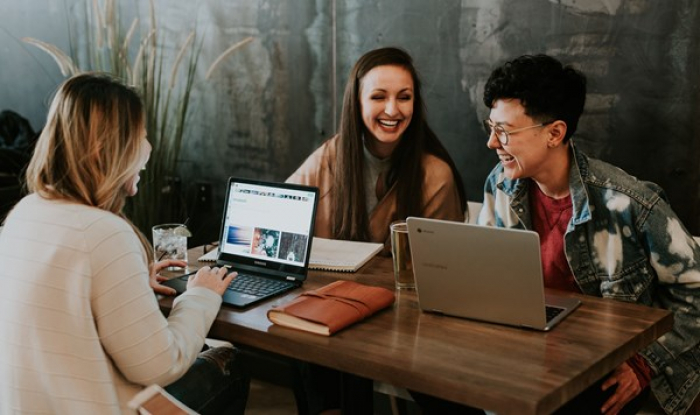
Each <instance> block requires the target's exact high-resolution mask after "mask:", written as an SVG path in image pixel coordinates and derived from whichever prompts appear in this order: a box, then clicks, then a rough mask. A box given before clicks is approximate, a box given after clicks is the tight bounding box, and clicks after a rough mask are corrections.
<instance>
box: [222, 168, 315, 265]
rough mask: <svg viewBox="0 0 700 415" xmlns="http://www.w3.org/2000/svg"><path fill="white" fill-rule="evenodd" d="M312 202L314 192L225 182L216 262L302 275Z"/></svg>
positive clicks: (309, 237) (240, 181)
mask: <svg viewBox="0 0 700 415" xmlns="http://www.w3.org/2000/svg"><path fill="white" fill-rule="evenodd" d="M317 198H318V190H317V189H316V188H313V187H307V186H299V185H292V184H286V183H265V182H260V181H253V180H245V179H234V178H231V179H229V183H228V190H227V195H226V206H225V211H224V217H223V220H222V228H221V239H220V241H219V252H220V257H219V259H220V260H223V261H226V262H232V263H234V264H235V265H250V266H254V267H261V266H262V267H265V268H268V269H274V270H279V271H284V272H287V273H305V270H306V267H307V264H308V261H309V256H310V248H311V240H312V236H313V235H312V233H313V225H314V219H315V213H316V204H317Z"/></svg>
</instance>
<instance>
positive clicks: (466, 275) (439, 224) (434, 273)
mask: <svg viewBox="0 0 700 415" xmlns="http://www.w3.org/2000/svg"><path fill="white" fill-rule="evenodd" d="M407 223H408V232H409V240H410V247H411V255H412V258H413V270H414V274H415V278H416V289H417V291H418V301H419V304H420V307H421V309H423V310H426V311H433V312H439V313H443V314H447V315H453V316H458V317H465V318H471V319H476V320H483V321H489V322H493V323H500V324H507V325H512V326H518V327H527V328H533V329H537V330H549V329H551V328H552V327H553V326H554V325H556V324H557V323H558V322H559V321H561V320H562V319H563V318H564V317H566V315H568V314H569V313H570V312H571V311H573V309H575V308H576V306H578V304H579V303H580V301H578V300H576V299H573V298H568V297H557V296H547V297H546V299H545V294H544V281H543V278H542V264H541V259H540V244H539V235H537V233H536V232H532V231H526V230H514V229H505V228H496V227H489V226H478V225H469V224H465V223H461V222H449V221H441V220H434V219H423V218H408V219H407ZM545 304H547V305H550V306H554V307H557V308H562V309H563V311H562V312H561V313H560V314H559V315H558V316H557V317H556V318H554V319H552V320H550V321H547V317H546V313H545Z"/></svg>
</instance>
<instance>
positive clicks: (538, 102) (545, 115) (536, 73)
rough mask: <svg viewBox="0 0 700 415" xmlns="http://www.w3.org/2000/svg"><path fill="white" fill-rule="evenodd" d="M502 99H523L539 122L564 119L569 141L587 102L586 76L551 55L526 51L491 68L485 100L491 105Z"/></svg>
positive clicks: (565, 138)
mask: <svg viewBox="0 0 700 415" xmlns="http://www.w3.org/2000/svg"><path fill="white" fill-rule="evenodd" d="M499 99H519V100H520V103H521V104H522V105H523V107H525V114H527V115H528V116H530V117H532V118H533V119H535V120H537V121H538V122H547V121H554V120H562V121H564V122H565V123H566V127H567V129H566V136H565V137H564V140H566V141H568V140H569V138H571V136H572V135H573V134H574V132H576V127H577V126H578V120H579V117H581V113H583V106H584V104H585V103H586V76H585V75H584V74H583V73H581V72H580V71H577V70H576V69H574V68H572V67H571V66H568V65H567V66H564V65H562V63H561V62H559V61H558V60H556V59H554V58H553V57H551V56H548V55H524V56H521V57H519V58H516V59H513V60H511V61H509V62H506V63H505V64H504V65H503V66H501V67H499V68H496V69H495V70H494V71H493V72H491V76H490V77H489V80H488V81H487V82H486V87H485V88H484V104H485V105H486V106H487V107H489V108H491V107H493V103H494V102H496V101H497V100H499Z"/></svg>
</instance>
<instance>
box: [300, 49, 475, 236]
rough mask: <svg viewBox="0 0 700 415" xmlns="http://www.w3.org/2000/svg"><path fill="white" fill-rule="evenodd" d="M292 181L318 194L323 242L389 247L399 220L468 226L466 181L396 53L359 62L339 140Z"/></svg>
mask: <svg viewBox="0 0 700 415" xmlns="http://www.w3.org/2000/svg"><path fill="white" fill-rule="evenodd" d="M287 181H288V182H292V183H300V184H307V185H311V186H318V187H319V189H320V199H319V207H318V213H317V216H316V228H315V235H316V236H320V237H326V238H335V239H348V240H358V241H373V242H382V243H384V244H385V247H386V248H388V247H389V224H390V223H391V222H392V221H394V220H398V219H405V218H406V217H408V216H421V217H430V218H436V219H447V220H456V221H463V220H464V210H465V206H466V196H465V192H464V186H463V184H462V178H461V177H460V174H459V172H458V171H457V168H456V167H455V164H454V162H453V161H452V158H451V157H450V156H449V154H448V153H447V150H446V149H445V147H444V146H443V145H442V144H441V143H440V141H439V140H438V138H437V136H436V135H435V133H434V132H433V131H432V129H431V128H430V126H429V125H428V122H427V120H426V115H425V108H424V104H423V98H422V95H421V82H420V79H419V77H418V74H417V72H416V69H415V67H414V65H413V60H412V58H411V56H410V55H409V54H408V53H406V52H405V51H404V50H401V49H398V48H393V47H387V48H381V49H376V50H372V51H370V52H368V53H366V54H365V55H363V56H362V57H360V59H359V60H358V61H357V63H355V66H354V67H353V69H352V71H351V73H350V77H349V79H348V82H347V85H346V88H345V95H344V98H343V109H342V114H341V120H340V130H339V131H338V134H337V135H336V136H335V137H333V138H331V139H330V140H328V141H326V142H325V143H324V144H323V145H322V146H321V147H320V148H318V149H317V150H316V151H315V152H314V153H313V154H312V155H311V156H309V158H308V159H307V160H306V161H305V162H304V163H303V164H302V165H301V167H299V169H298V170H297V171H296V172H295V173H293V174H292V175H291V176H290V177H289V178H288V179H287ZM387 250H388V249H387Z"/></svg>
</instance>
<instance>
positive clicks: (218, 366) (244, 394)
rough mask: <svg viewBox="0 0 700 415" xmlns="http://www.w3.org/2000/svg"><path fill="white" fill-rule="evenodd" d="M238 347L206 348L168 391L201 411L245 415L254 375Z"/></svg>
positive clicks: (193, 408) (167, 388)
mask: <svg viewBox="0 0 700 415" xmlns="http://www.w3.org/2000/svg"><path fill="white" fill-rule="evenodd" d="M237 355H238V350H236V349H232V348H230V347H216V348H212V349H208V350H206V351H203V352H202V353H200V354H199V356H198V357H197V360H196V361H195V362H194V364H193V365H192V367H191V368H190V369H189V370H188V371H187V373H185V374H184V375H183V376H182V377H181V378H180V379H178V380H177V381H175V382H174V383H172V384H170V385H168V386H167V387H166V388H165V390H166V391H168V393H170V394H171V395H173V396H174V397H175V398H177V399H178V400H179V401H180V402H182V403H183V404H185V405H187V406H188V407H189V408H191V409H192V410H194V411H195V412H197V413H200V414H203V415H208V414H212V415H214V414H217V415H218V414H243V413H244V411H245V406H246V402H247V400H248V388H249V386H250V378H249V377H248V374H246V373H244V371H243V370H242V369H241V367H240V365H239V364H238V362H237V361H236V356H237Z"/></svg>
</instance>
